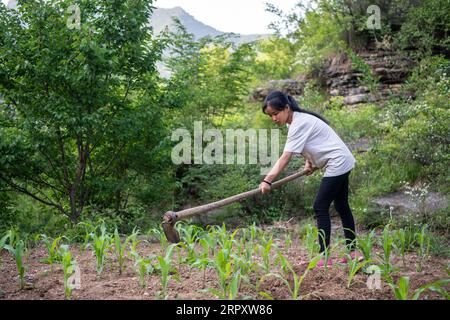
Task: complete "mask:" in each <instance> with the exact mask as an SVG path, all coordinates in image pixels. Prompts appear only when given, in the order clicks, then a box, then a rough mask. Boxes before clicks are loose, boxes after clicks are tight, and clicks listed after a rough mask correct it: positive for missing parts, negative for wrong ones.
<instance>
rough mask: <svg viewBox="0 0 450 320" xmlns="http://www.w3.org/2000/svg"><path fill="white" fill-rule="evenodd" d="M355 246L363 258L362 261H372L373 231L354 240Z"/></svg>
mask: <svg viewBox="0 0 450 320" xmlns="http://www.w3.org/2000/svg"><path fill="white" fill-rule="evenodd" d="M356 239H357V240H356V246H357V247H358V249H359V250H360V251H361V253H362V254H363V256H364V260H366V261H369V260H371V259H372V249H373V244H374V240H375V230H372V231H371V232H370V233H368V234H367V235H365V236H358V237H357V238H356Z"/></svg>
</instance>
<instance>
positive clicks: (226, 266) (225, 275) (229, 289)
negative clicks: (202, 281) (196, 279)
mask: <svg viewBox="0 0 450 320" xmlns="http://www.w3.org/2000/svg"><path fill="white" fill-rule="evenodd" d="M224 251H225V249H222V248H221V249H219V250H218V251H217V254H216V256H215V259H214V260H213V264H214V268H215V269H216V272H217V276H218V279H219V290H217V289H214V288H210V289H208V291H210V292H211V293H213V294H214V295H216V296H217V297H218V298H219V299H230V300H234V299H236V297H237V294H238V292H239V287H240V283H241V273H240V271H239V270H236V268H235V261H234V259H228V258H226V256H227V255H228V253H224Z"/></svg>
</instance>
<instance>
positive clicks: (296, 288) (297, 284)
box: [258, 254, 323, 300]
mask: <svg viewBox="0 0 450 320" xmlns="http://www.w3.org/2000/svg"><path fill="white" fill-rule="evenodd" d="M322 258H323V255H322V254H319V255H317V256H316V257H314V258H313V259H312V260H311V261H310V262H309V264H308V266H307V267H306V270H305V271H304V272H303V274H302V275H301V276H299V275H298V274H297V273H296V272H295V271H294V269H293V268H292V265H291V264H290V263H289V262H288V261H287V260H286V259H285V260H284V261H285V263H286V266H287V269H289V271H290V272H291V275H292V280H293V283H292V285H291V283H290V281H289V280H288V279H287V278H285V277H283V276H282V275H280V274H278V273H268V274H266V275H264V276H262V277H261V279H260V280H259V282H258V287H259V285H260V283H261V282H262V281H263V280H264V279H265V278H267V277H270V276H273V277H276V278H278V279H280V280H281V281H282V282H283V283H284V284H285V285H286V287H287V288H288V290H289V292H290V294H291V299H292V300H299V299H301V298H302V296H301V295H300V289H301V285H302V283H303V281H304V280H305V278H306V276H307V275H308V273H309V272H310V271H311V270H312V269H314V268H315V267H316V266H317V264H318V263H319V261H320V259H322ZM259 294H260V295H262V296H264V297H266V298H269V299H270V298H271V297H270V295H268V294H267V293H265V292H259Z"/></svg>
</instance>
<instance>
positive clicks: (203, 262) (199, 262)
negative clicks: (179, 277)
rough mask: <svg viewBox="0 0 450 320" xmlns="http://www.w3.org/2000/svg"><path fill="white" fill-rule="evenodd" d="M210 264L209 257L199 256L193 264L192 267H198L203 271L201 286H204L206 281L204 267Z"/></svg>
mask: <svg viewBox="0 0 450 320" xmlns="http://www.w3.org/2000/svg"><path fill="white" fill-rule="evenodd" d="M210 264H211V259H209V258H208V257H204V256H203V257H199V258H198V259H197V260H196V261H195V262H194V263H193V264H192V267H193V268H198V269H200V270H202V271H203V288H205V283H206V268H207V267H208V266H209V265H210Z"/></svg>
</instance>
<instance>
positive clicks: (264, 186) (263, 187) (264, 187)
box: [259, 182, 271, 194]
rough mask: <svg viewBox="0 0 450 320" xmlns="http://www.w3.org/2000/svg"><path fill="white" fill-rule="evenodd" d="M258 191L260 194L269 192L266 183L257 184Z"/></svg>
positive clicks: (268, 186)
mask: <svg viewBox="0 0 450 320" xmlns="http://www.w3.org/2000/svg"><path fill="white" fill-rule="evenodd" d="M259 189H260V190H261V193H262V194H266V193H269V192H270V190H271V188H270V185H269V184H268V183H265V182H261V183H260V184H259Z"/></svg>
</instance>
